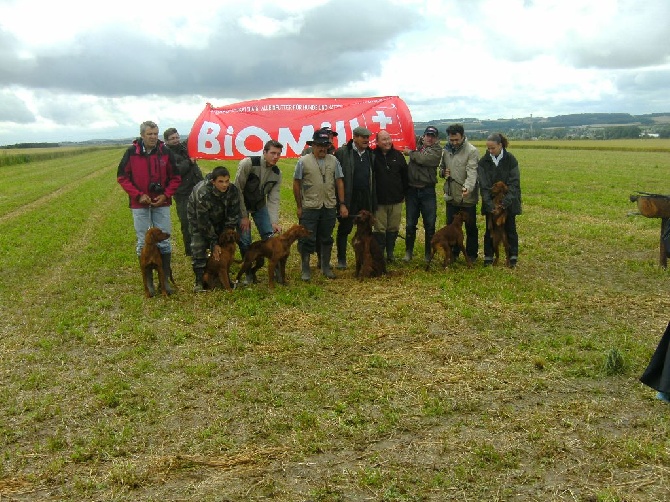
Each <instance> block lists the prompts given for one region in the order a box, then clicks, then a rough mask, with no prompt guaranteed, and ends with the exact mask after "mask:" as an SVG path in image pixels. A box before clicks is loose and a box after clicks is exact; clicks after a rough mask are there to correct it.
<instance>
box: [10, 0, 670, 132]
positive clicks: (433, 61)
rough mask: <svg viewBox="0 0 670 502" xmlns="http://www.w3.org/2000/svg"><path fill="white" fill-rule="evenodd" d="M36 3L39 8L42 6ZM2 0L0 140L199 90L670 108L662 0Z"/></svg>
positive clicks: (120, 126)
mask: <svg viewBox="0 0 670 502" xmlns="http://www.w3.org/2000/svg"><path fill="white" fill-rule="evenodd" d="M36 9H39V10H40V15H39V16H35V15H34V12H35V10H36ZM152 9H154V11H153V12H152V11H149V13H147V10H146V9H143V8H139V6H138V4H137V3H136V2H130V1H128V0H119V1H118V2H116V3H115V4H114V8H113V9H105V10H104V15H101V12H100V11H101V7H100V5H98V4H95V3H91V2H83V1H81V2H80V1H71V0H64V1H61V2H59V3H46V4H42V3H40V4H39V5H37V3H36V2H35V1H32V0H30V1H29V0H15V1H3V2H0V105H2V111H1V112H0V144H7V143H14V142H21V141H29V140H40V138H41V137H42V135H49V138H51V139H52V140H69V139H92V138H99V137H110V136H111V137H120V138H121V137H129V136H134V135H136V128H137V124H139V123H140V122H142V121H144V120H147V119H151V120H156V121H157V122H159V124H160V125H163V124H165V127H168V126H170V125H176V126H177V127H178V128H180V129H181V130H183V129H185V128H188V127H189V125H190V124H192V122H193V121H194V120H195V118H196V117H197V115H198V114H199V113H200V111H201V110H202V108H203V107H204V105H205V103H206V102H207V101H209V102H211V103H212V104H214V105H217V106H220V105H224V104H227V103H231V102H235V101H241V100H246V99H255V98H263V97H269V96H289V95H294V96H334V97H335V96H362V95H379V96H381V95H398V96H400V97H402V98H403V99H404V100H405V101H406V102H407V103H408V105H409V106H410V110H411V111H412V114H413V116H414V118H415V120H429V119H431V118H443V117H473V116H475V117H479V118H500V117H519V116H524V115H529V114H530V113H533V114H534V115H535V116H538V115H558V114H562V113H576V112H579V111H604V112H607V111H612V112H629V113H650V112H661V111H670V84H669V82H670V78H669V77H670V46H669V45H668V44H667V40H668V38H669V37H670V24H668V23H667V22H662V21H663V20H667V19H670V2H666V1H665V0H651V1H647V2H645V3H644V4H643V5H640V4H639V3H637V2H632V1H631V0H595V1H593V2H582V1H581V0H579V1H578V0H562V1H559V0H509V1H505V2H500V0H496V1H492V0H471V1H468V2H459V1H456V0H404V1H401V0H392V1H388V0H387V1H383V2H382V1H373V2H365V3H362V2H359V1H356V0H338V1H335V0H319V1H314V0H311V1H307V0H295V1H293V2H286V3H282V4H278V3H276V2H268V1H267V0H250V1H248V2H244V3H241V2H238V1H233V0H226V1H223V2H211V1H207V2H205V1H202V0H193V1H191V2H188V3H187V4H184V3H183V1H178V2H177V1H173V0H167V1H162V2H160V3H159V4H155V6H152Z"/></svg>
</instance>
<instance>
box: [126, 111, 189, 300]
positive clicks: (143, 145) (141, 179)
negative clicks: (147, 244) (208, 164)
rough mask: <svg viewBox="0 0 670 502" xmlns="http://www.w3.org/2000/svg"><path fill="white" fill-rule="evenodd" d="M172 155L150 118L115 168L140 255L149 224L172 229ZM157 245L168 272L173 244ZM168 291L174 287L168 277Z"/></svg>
mask: <svg viewBox="0 0 670 502" xmlns="http://www.w3.org/2000/svg"><path fill="white" fill-rule="evenodd" d="M175 166H176V162H175V157H174V154H173V153H172V151H171V150H170V149H169V148H167V147H166V146H165V143H163V142H162V141H160V140H159V139H158V126H157V125H156V123H155V122H152V121H150V120H148V121H146V122H142V124H141V125H140V138H138V139H136V140H135V141H133V144H132V146H130V147H128V149H127V150H126V152H125V153H124V154H123V158H122V159H121V162H120V163H119V168H118V170H117V178H116V179H117V181H118V182H119V185H121V187H123V189H124V190H125V191H126V193H128V199H129V206H130V209H131V211H132V213H133V224H134V226H135V233H136V235H137V246H136V252H137V256H138V257H139V256H140V254H141V253H142V248H143V247H144V236H145V234H146V233H147V230H148V229H149V227H158V228H160V229H161V230H162V231H163V232H165V233H168V234H171V233H172V223H171V221H170V205H171V204H172V196H173V195H174V194H175V192H176V191H177V187H179V184H180V183H181V176H179V174H177V171H176V167H175ZM158 249H159V250H160V252H161V255H162V258H163V270H164V271H165V274H166V275H168V274H169V273H170V269H171V263H170V262H171V258H172V245H171V243H170V241H169V240H166V241H163V242H159V243H158ZM149 273H150V274H151V276H149V277H147V279H148V282H147V285H148V287H149V291H150V292H151V293H152V294H153V291H154V285H153V273H152V272H151V271H149ZM165 286H166V288H167V293H168V294H172V293H173V292H174V290H173V289H172V288H171V287H170V285H169V281H166V283H165Z"/></svg>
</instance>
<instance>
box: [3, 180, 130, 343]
mask: <svg viewBox="0 0 670 502" xmlns="http://www.w3.org/2000/svg"><path fill="white" fill-rule="evenodd" d="M105 169H107V168H105ZM105 169H101V170H99V171H96V172H95V173H92V174H91V175H89V176H86V177H84V178H81V181H82V182H84V181H87V180H90V179H91V178H95V177H96V176H100V175H101V174H103V173H104V171H105ZM71 185H72V186H68V188H67V191H71V190H74V189H76V188H77V186H78V185H79V183H73V184H71ZM65 190H66V189H64V190H60V191H58V193H59V194H61V195H62V194H63V192H64V191H65ZM55 197H56V192H52V193H51V194H49V195H48V196H46V197H43V198H42V199H40V200H41V201H43V202H45V203H46V199H49V200H53V199H54V198H55ZM118 204H119V195H118V193H117V191H116V190H110V191H108V192H107V196H106V197H105V198H104V199H102V200H100V201H99V204H97V205H96V207H95V210H94V211H91V212H90V213H89V217H88V218H87V219H86V221H85V223H84V224H82V225H80V227H79V228H80V229H81V232H79V233H77V235H76V236H74V235H70V237H74V238H73V239H72V240H71V241H69V242H67V243H65V244H64V245H63V247H62V248H61V249H60V250H59V253H58V255H55V256H54V257H53V261H52V262H51V263H52V266H50V267H48V268H35V269H34V275H32V276H31V280H30V281H29V282H28V281H27V282H25V283H24V284H23V285H22V286H23V287H22V288H21V291H14V292H12V294H11V295H7V298H5V299H3V303H5V304H6V305H5V309H4V310H5V312H6V313H9V314H10V315H8V316H3V320H2V321H1V324H0V326H1V327H0V329H1V330H2V333H3V336H4V337H5V342H9V339H10V338H12V337H11V334H12V333H15V334H16V335H17V339H16V340H15V342H17V343H18V345H24V344H25V343H26V341H27V338H33V337H34V336H38V337H39V335H38V333H39V332H42V331H44V330H45V329H48V328H49V322H50V319H49V315H44V314H45V313H46V312H48V309H49V308H51V307H53V304H54V303H55V302H56V303H57V302H58V300H57V299H56V300H54V297H57V296H58V291H57V289H58V287H59V286H60V285H61V284H75V285H76V279H74V278H75V277H76V276H75V274H72V273H71V272H70V271H71V270H72V268H73V265H72V264H73V262H75V261H76V260H78V259H79V251H80V250H81V249H84V248H85V247H86V245H87V244H89V243H90V242H93V239H94V238H95V235H96V233H97V232H98V231H99V228H100V226H101V225H102V223H101V222H102V221H103V220H104V219H105V218H107V217H108V215H109V214H111V212H113V210H114V209H113V208H114V206H118ZM40 205H41V204H40ZM33 209H37V207H33ZM26 212H27V209H26V208H25V207H24V208H22V213H26ZM81 280H86V278H84V277H82V278H81ZM21 333H24V335H21ZM26 333H29V334H30V336H25V334H26ZM28 343H30V342H29V341H28Z"/></svg>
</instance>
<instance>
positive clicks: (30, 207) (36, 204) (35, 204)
mask: <svg viewBox="0 0 670 502" xmlns="http://www.w3.org/2000/svg"><path fill="white" fill-rule="evenodd" d="M110 169H115V167H114V166H105V167H103V168H101V169H98V170H97V171H93V172H92V173H90V174H87V175H86V176H84V177H82V178H79V179H78V180H77V181H75V182H72V183H69V184H67V185H65V186H62V187H60V188H58V189H56V190H54V191H53V192H51V193H48V194H47V195H44V196H42V197H40V198H39V199H36V200H34V201H32V202H29V203H28V204H25V205H24V206H21V207H19V208H18V209H14V210H12V211H9V212H8V213H5V214H3V215H0V224H3V223H7V222H9V221H11V220H13V219H15V218H18V217H20V216H23V215H24V214H26V213H28V212H30V211H36V210H38V209H40V208H42V207H45V206H47V205H48V204H49V203H50V202H52V201H53V200H55V199H57V198H58V197H60V196H62V195H66V194H68V193H70V192H73V191H74V190H76V189H77V187H79V186H80V185H81V184H83V183H85V182H87V181H89V180H91V179H95V178H99V177H101V176H103V175H105V174H109V170H110Z"/></svg>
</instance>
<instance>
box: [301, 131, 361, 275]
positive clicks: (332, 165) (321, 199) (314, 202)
mask: <svg viewBox="0 0 670 502" xmlns="http://www.w3.org/2000/svg"><path fill="white" fill-rule="evenodd" d="M307 144H308V145H309V146H311V147H312V152H311V153H308V154H307V155H303V156H302V157H300V159H298V163H297V164H296V166H295V172H294V173H293V197H294V198H295V203H296V207H297V215H298V221H299V222H300V224H301V225H303V226H304V227H305V228H307V229H308V230H310V231H311V234H310V235H309V237H305V238H302V239H300V240H299V241H298V249H299V251H300V257H301V267H302V269H301V276H300V278H301V279H302V280H303V281H309V280H310V279H311V272H310V269H309V258H310V255H311V254H312V253H313V252H314V251H315V250H316V248H317V247H318V248H319V249H320V250H321V273H323V275H324V276H325V277H327V278H329V279H334V278H335V274H333V272H332V270H331V269H330V255H331V252H332V249H333V228H334V227H335V220H336V216H337V201H338V199H339V200H344V183H343V181H342V178H343V177H344V175H343V173H342V166H340V163H339V162H338V160H337V158H335V156H334V155H330V154H329V153H328V148H329V147H330V146H331V142H330V136H329V134H328V132H327V131H322V130H317V131H315V132H314V135H313V137H312V141H308V142H307ZM347 215H348V214H347V208H346V207H342V208H341V210H340V216H344V217H346V216H347ZM317 236H318V241H317Z"/></svg>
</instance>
